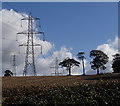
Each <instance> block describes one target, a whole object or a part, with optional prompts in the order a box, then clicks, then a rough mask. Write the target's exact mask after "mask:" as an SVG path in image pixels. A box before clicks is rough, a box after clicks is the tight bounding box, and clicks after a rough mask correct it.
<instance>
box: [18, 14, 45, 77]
mask: <svg viewBox="0 0 120 106" xmlns="http://www.w3.org/2000/svg"><path fill="white" fill-rule="evenodd" d="M22 20H27V21H28V30H27V32H20V33H17V34H27V44H22V45H19V46H27V48H26V57H25V66H24V70H23V76H26V75H27V73H30V72H32V73H33V75H34V76H37V73H36V68H35V56H34V46H41V45H40V44H34V41H33V35H34V34H43V32H38V31H36V30H34V28H33V26H34V21H35V20H40V19H39V18H33V17H32V16H31V13H30V14H29V16H28V17H26V18H23V19H22ZM41 49H42V46H41Z"/></svg>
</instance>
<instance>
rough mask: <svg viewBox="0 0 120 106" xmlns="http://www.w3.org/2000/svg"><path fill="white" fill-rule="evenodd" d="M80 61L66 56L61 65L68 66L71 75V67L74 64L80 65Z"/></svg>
mask: <svg viewBox="0 0 120 106" xmlns="http://www.w3.org/2000/svg"><path fill="white" fill-rule="evenodd" d="M79 64H80V63H79V62H78V61H76V60H74V59H70V58H66V59H64V60H63V61H62V62H60V63H59V65H61V66H62V67H66V68H67V70H68V71H69V75H71V68H72V67H73V66H79Z"/></svg>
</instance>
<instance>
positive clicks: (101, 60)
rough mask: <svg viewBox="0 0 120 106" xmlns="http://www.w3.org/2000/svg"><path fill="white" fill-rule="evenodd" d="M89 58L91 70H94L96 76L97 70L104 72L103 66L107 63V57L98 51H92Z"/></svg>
mask: <svg viewBox="0 0 120 106" xmlns="http://www.w3.org/2000/svg"><path fill="white" fill-rule="evenodd" d="M90 57H91V58H93V60H92V61H91V62H90V64H91V69H93V70H96V69H97V74H99V70H100V69H101V70H105V69H106V67H105V64H106V63H107V62H108V56H107V55H106V54H105V53H104V52H102V51H100V50H92V51H91V52H90Z"/></svg>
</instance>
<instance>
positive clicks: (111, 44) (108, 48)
mask: <svg viewBox="0 0 120 106" xmlns="http://www.w3.org/2000/svg"><path fill="white" fill-rule="evenodd" d="M96 49H97V50H101V51H103V52H104V53H106V54H107V55H108V57H109V61H108V63H107V64H106V67H107V68H106V70H101V71H100V72H101V73H111V72H112V71H113V70H112V67H111V66H112V60H113V55H114V54H116V53H118V37H115V39H114V40H111V39H109V40H108V43H105V44H102V45H99V46H98V47H97V48H96ZM87 74H96V70H92V69H89V70H88V71H87Z"/></svg>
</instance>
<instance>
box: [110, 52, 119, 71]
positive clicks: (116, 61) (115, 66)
mask: <svg viewBox="0 0 120 106" xmlns="http://www.w3.org/2000/svg"><path fill="white" fill-rule="evenodd" d="M113 57H114V58H113V63H112V68H113V71H114V73H120V54H119V53H117V54H115V55H113Z"/></svg>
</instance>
